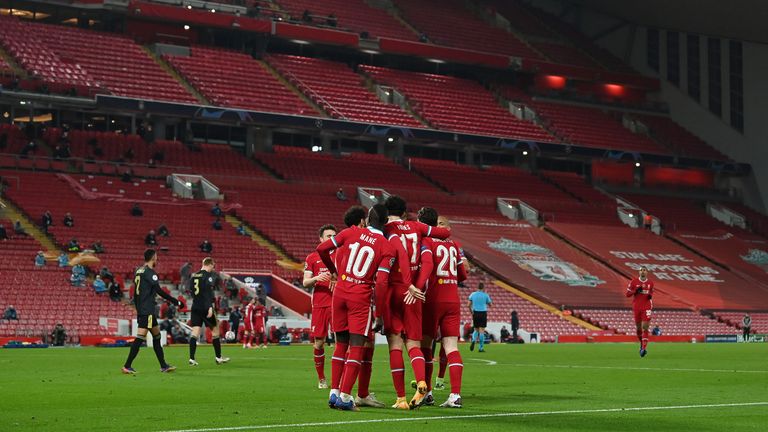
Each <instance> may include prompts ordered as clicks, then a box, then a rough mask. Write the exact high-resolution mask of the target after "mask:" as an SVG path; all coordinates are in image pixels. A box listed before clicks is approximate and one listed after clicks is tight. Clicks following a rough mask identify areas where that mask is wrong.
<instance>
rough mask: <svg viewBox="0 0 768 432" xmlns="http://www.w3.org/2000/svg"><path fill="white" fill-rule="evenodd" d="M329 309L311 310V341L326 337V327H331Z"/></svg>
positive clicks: (318, 308)
mask: <svg viewBox="0 0 768 432" xmlns="http://www.w3.org/2000/svg"><path fill="white" fill-rule="evenodd" d="M331 315H332V314H331V307H317V308H312V324H311V326H312V328H311V330H310V333H311V334H310V337H311V338H312V339H325V338H326V337H328V327H329V326H330V325H331Z"/></svg>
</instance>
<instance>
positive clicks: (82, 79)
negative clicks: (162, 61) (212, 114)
mask: <svg viewBox="0 0 768 432" xmlns="http://www.w3.org/2000/svg"><path fill="white" fill-rule="evenodd" d="M2 22H3V25H2V26H0V29H1V30H0V41H2V43H3V46H4V47H5V48H6V49H7V50H8V51H9V53H10V54H11V55H12V56H13V57H14V58H15V59H16V60H17V61H18V62H19V64H20V65H21V66H23V67H24V68H25V69H27V70H28V71H29V72H30V73H32V74H33V75H34V76H39V77H40V78H42V79H43V80H44V81H50V82H52V83H58V84H68V85H71V86H81V87H89V88H103V89H107V90H108V91H110V92H111V93H112V94H115V95H118V96H127V97H136V98H142V99H151V100H172V101H179V102H188V103H196V102H197V100H196V99H195V98H194V97H193V96H192V95H191V94H190V93H189V92H188V91H187V90H186V89H184V87H182V86H181V84H180V83H179V82H177V81H176V80H174V79H173V77H171V76H170V75H169V74H168V73H166V72H165V71H164V70H163V69H162V68H161V67H160V65H159V64H157V63H156V62H155V61H154V60H153V59H152V58H151V57H150V56H149V55H148V54H147V53H146V52H144V51H142V49H141V47H139V45H137V44H136V43H134V42H133V41H132V40H131V39H129V38H127V37H124V36H119V35H114V34H107V33H100V32H95V31H91V30H83V29H78V28H73V27H65V26H58V25H48V24H38V23H29V22H22V21H19V20H17V19H16V18H2Z"/></svg>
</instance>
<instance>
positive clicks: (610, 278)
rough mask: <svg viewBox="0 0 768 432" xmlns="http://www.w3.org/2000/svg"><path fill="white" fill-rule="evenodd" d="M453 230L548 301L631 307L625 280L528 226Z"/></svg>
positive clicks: (486, 260)
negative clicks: (625, 290) (625, 289)
mask: <svg viewBox="0 0 768 432" xmlns="http://www.w3.org/2000/svg"><path fill="white" fill-rule="evenodd" d="M453 232H454V235H455V236H456V238H457V239H458V240H459V241H460V242H461V245H462V247H464V249H465V250H467V251H468V252H469V253H470V254H471V255H472V257H473V259H476V260H477V261H479V262H481V263H482V264H483V265H485V266H486V267H488V268H489V269H491V270H492V271H494V272H495V273H497V274H499V275H501V276H503V277H504V279H506V280H508V281H512V283H513V285H514V286H517V287H519V288H521V289H524V290H526V291H527V292H530V293H535V295H536V296H537V297H539V298H542V299H545V300H546V301H547V302H549V303H552V304H557V305H577V306H587V305H601V306H613V307H621V306H626V305H628V304H629V300H628V299H626V298H624V296H623V291H624V286H625V284H626V279H625V278H624V277H622V276H621V275H619V274H617V273H615V272H613V271H611V270H610V269H608V268H607V267H605V266H604V265H602V264H600V263H599V262H597V261H595V260H593V259H591V258H589V257H588V256H587V255H585V254H583V253H581V252H580V251H578V250H576V249H574V248H572V247H570V246H568V245H566V244H565V243H563V242H561V241H559V240H558V239H556V238H555V237H553V236H552V235H550V234H548V233H547V232H545V231H543V230H541V229H539V228H536V227H534V226H532V225H530V224H528V223H525V222H520V223H509V222H508V223H477V222H474V223H473V222H468V223H458V222H454V223H453ZM678 306H679V305H678Z"/></svg>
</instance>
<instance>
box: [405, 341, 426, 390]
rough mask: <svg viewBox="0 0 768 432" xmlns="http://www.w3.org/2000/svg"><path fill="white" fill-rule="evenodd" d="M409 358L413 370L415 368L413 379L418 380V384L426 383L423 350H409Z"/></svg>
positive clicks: (417, 348) (415, 348)
mask: <svg viewBox="0 0 768 432" xmlns="http://www.w3.org/2000/svg"><path fill="white" fill-rule="evenodd" d="M408 357H410V359H411V368H413V377H414V378H416V382H421V381H424V354H423V353H422V352H421V348H419V347H413V348H411V349H409V350H408Z"/></svg>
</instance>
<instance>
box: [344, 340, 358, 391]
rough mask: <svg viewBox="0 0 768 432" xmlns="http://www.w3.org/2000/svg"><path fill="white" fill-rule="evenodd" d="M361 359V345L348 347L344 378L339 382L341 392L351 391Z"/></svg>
mask: <svg viewBox="0 0 768 432" xmlns="http://www.w3.org/2000/svg"><path fill="white" fill-rule="evenodd" d="M362 361H363V347H361V346H353V347H350V348H349V356H348V357H347V362H346V364H345V365H344V379H343V380H342V382H341V393H345V394H350V393H352V387H354V385H355V381H356V380H357V374H358V373H359V372H360V364H361V362H362Z"/></svg>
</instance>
